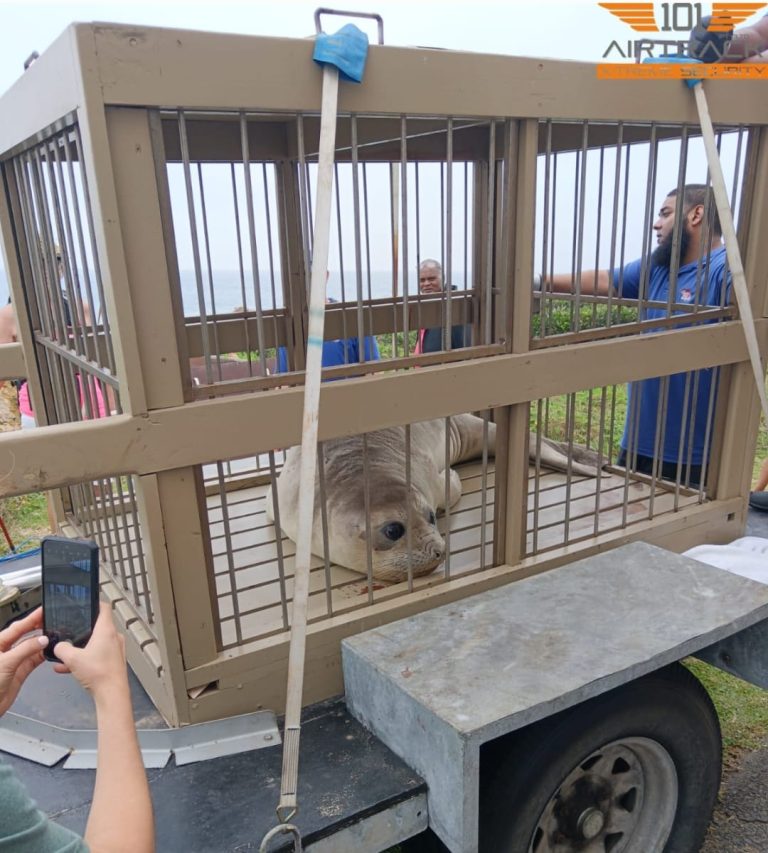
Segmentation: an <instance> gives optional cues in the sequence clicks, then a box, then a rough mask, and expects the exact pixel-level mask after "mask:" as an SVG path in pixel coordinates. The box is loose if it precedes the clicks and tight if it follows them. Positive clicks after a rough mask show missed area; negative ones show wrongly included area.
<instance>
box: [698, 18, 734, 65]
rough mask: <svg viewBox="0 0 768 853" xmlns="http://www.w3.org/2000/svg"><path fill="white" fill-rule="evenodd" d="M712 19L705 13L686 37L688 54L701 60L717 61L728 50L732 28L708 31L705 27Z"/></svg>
mask: <svg viewBox="0 0 768 853" xmlns="http://www.w3.org/2000/svg"><path fill="white" fill-rule="evenodd" d="M711 20H712V16H711V15H705V16H704V17H703V18H702V19H701V20H700V21H699V23H698V24H697V25H696V26H695V27H694V28H693V29H692V30H691V35H690V36H689V38H688V56H690V57H691V58H692V59H698V60H700V61H701V62H717V61H718V60H719V59H721V58H722V57H723V56H724V55H725V53H726V52H727V50H728V44H729V43H730V41H731V39H732V38H733V30H728V31H727V32H710V31H709V30H708V29H707V27H708V26H709V22H710V21H711Z"/></svg>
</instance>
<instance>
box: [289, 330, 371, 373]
mask: <svg viewBox="0 0 768 853" xmlns="http://www.w3.org/2000/svg"><path fill="white" fill-rule="evenodd" d="M359 341H360V339H359V338H346V339H345V340H335V341H323V360H322V363H323V367H336V366H337V365H340V364H357V363H358V362H359V361H360V346H359ZM363 341H364V344H363V345H364V352H365V360H366V361H378V360H379V358H381V356H380V354H379V347H378V345H377V343H376V339H375V338H371V337H367V338H363ZM288 370H289V368H288V353H287V352H286V350H285V347H280V348H279V349H278V351H277V372H278V373H288Z"/></svg>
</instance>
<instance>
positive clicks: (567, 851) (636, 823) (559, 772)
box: [480, 664, 722, 853]
mask: <svg viewBox="0 0 768 853" xmlns="http://www.w3.org/2000/svg"><path fill="white" fill-rule="evenodd" d="M483 749H484V752H483V753H482V755H481V769H482V774H481V791H480V809H481V811H480V840H481V845H480V849H481V850H483V851H487V852H488V853H491V851H493V853H577V851H578V853H662V851H664V853H698V851H699V849H700V848H701V844H702V840H703V838H704V834H705V832H706V829H707V825H708V824H709V820H710V816H711V814H712V808H713V806H714V803H715V798H716V796H717V790H718V787H719V784H720V770H721V749H722V744H721V739H720V725H719V722H718V719H717V714H716V712H715V709H714V707H713V705H712V702H711V700H710V698H709V696H708V694H707V692H706V691H705V690H704V688H703V687H702V686H701V684H700V683H699V681H698V680H697V679H696V678H694V676H693V675H691V673H690V672H688V670H686V669H685V668H684V667H682V666H680V665H679V664H674V665H673V666H670V667H667V668H665V669H663V670H659V671H658V672H654V673H652V674H650V675H647V676H645V677H643V678H640V679H638V680H636V681H633V682H631V683H630V684H627V685H624V686H623V687H620V688H617V689H616V690H613V691H611V692H609V693H606V694H605V695H603V696H599V697H597V698H595V699H592V700H589V701H587V702H584V703H583V704H581V705H578V706H576V707H575V708H572V709H569V710H567V711H563V712H561V713H560V714H557V715H556V716H554V717H551V718H549V719H547V720H544V721H542V722H541V723H536V724H534V725H532V726H529V727H527V728H526V729H524V730H522V731H521V732H519V733H515V734H513V735H510V736H508V739H506V741H505V739H500V740H499V741H496V742H494V743H490V744H487V745H486V746H485V747H483Z"/></svg>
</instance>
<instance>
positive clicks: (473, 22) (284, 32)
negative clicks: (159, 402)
mask: <svg viewBox="0 0 768 853" xmlns="http://www.w3.org/2000/svg"><path fill="white" fill-rule="evenodd" d="M317 5H318V4H317V2H312V3H307V2H303V1H302V0H282V2H271V0H270V2H267V0H249V1H248V2H233V0H220V2H215V3H214V2H199V0H198V1H197V2H196V0H184V2H174V1H173V0H171V1H170V2H169V0H165V2H162V0H155V2H143V0H135V2H132V3H130V4H129V3H118V2H101V3H95V2H92V3H73V2H66V0H60V2H36V0H24V2H7V0H0V93H2V92H4V91H5V90H6V89H7V88H8V87H9V86H10V85H11V84H12V83H13V81H14V80H15V79H16V78H17V77H19V76H20V75H21V73H22V70H23V63H24V60H25V59H26V58H27V57H28V56H29V55H30V53H32V51H34V50H36V51H38V52H39V53H42V52H43V51H44V50H45V48H46V47H47V46H48V45H49V44H50V43H51V42H52V41H53V40H54V39H55V38H56V37H57V36H58V35H59V34H60V33H61V32H62V31H63V30H64V29H65V27H66V26H67V25H68V24H70V23H72V22H73V21H109V22H119V23H130V24H138V25H142V24H143V25H151V26H169V27H179V28H188V29H199V30H210V31H218V32H236V33H241V34H258V35H272V36H289V37H305V36H308V35H311V34H313V33H314V17H313V15H314V10H315V8H317ZM676 5H677V6H681V7H682V6H684V5H686V4H676ZM656 6H657V7H661V6H662V4H660V3H657V4H656ZM342 7H344V8H347V7H353V8H355V9H356V10H358V11H366V12H378V13H380V14H381V15H382V16H383V18H384V38H385V43H386V44H392V45H401V46H413V45H422V46H429V47H441V48H449V49H460V50H468V51H479V52H489V53H501V54H510V55H518V56H537V57H552V58H560V59H574V60H585V61H591V62H596V61H599V60H600V58H601V57H602V55H603V53H604V52H605V51H606V49H607V47H608V46H609V45H610V43H611V42H612V41H613V40H614V39H615V40H617V41H622V40H623V41H626V40H627V39H629V38H631V37H632V36H633V33H632V30H631V29H630V28H629V26H628V25H626V24H624V23H622V22H620V21H618V20H617V19H616V18H614V17H612V16H611V14H609V13H608V12H607V11H606V10H605V9H601V8H599V6H598V3H597V0H569V1H568V2H565V1H564V0H528V2H522V0H473V2H467V0H440V1H439V2H438V0H378V2H369V0H356V2H353V3H349V2H347V0H345V2H344V3H343V4H342ZM708 11H709V7H708V4H704V12H705V13H706V12H708ZM659 18H660V13H659V12H658V11H657V19H659ZM329 20H330V21H332V20H333V19H329ZM361 26H364V27H365V24H362V25H361ZM327 29H329V30H333V29H334V27H332V26H331V25H328V26H327ZM369 32H370V35H371V37H372V38H373V37H374V28H373V26H371V27H370V28H369ZM681 35H683V34H682V33H681ZM673 183H674V182H673ZM2 264H3V262H2V258H1V257H0V289H4V282H3V279H4V275H3V272H4V271H3V269H2ZM0 301H5V297H4V295H3V293H0Z"/></svg>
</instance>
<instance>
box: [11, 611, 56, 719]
mask: <svg viewBox="0 0 768 853" xmlns="http://www.w3.org/2000/svg"><path fill="white" fill-rule="evenodd" d="M42 627H43V610H42V608H40V607H38V608H37V609H36V610H33V611H32V612H31V613H30V614H28V615H27V616H25V617H24V618H23V619H18V620H17V621H16V622H14V623H13V624H11V625H9V626H8V627H7V628H6V629H5V630H4V631H0V715H2V714H4V713H5V712H6V711H7V710H8V709H9V708H10V707H11V705H13V702H14V700H15V699H16V697H17V696H18V695H19V690H20V689H21V685H22V684H24V682H25V681H26V680H27V677H28V676H29V674H30V673H31V672H32V671H33V670H34V669H36V668H37V667H38V666H40V664H41V663H42V662H43V649H44V648H45V647H46V646H47V645H48V637H30V638H29V639H28V640H24V642H23V643H19V640H20V639H21V638H22V637H23V636H24V635H25V634H28V633H29V632H30V631H36V630H38V629H40V628H42ZM16 643H18V645H16Z"/></svg>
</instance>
